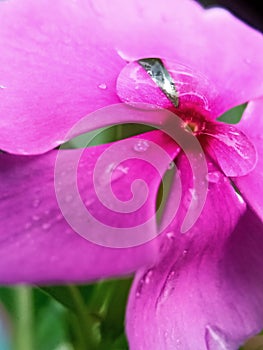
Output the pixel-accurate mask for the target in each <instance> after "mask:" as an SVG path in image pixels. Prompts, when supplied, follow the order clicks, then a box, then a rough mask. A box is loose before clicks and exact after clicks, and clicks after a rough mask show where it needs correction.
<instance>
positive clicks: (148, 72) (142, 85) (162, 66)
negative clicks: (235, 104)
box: [117, 55, 218, 112]
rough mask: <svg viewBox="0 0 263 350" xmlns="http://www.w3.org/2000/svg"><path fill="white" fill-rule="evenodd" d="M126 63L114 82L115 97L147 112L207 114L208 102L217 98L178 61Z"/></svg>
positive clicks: (207, 84)
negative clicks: (184, 110) (168, 110)
mask: <svg viewBox="0 0 263 350" xmlns="http://www.w3.org/2000/svg"><path fill="white" fill-rule="evenodd" d="M120 56H121V55H120ZM121 57H122V56H121ZM122 58H123V57H122ZM128 61H129V62H130V63H128V64H127V65H126V66H125V67H124V68H123V69H122V70H121V72H120V74H119V76H118V79H117V94H118V96H119V98H120V99H121V101H123V102H125V103H127V104H130V105H134V104H136V103H137V104H138V103H140V104H141V106H140V108H141V107H142V108H146V109H149V108H150V106H152V108H153V107H155V108H159V107H161V108H170V107H174V108H179V109H180V108H181V107H182V108H183V107H185V106H186V107H187V108H189V107H190V108H191V107H192V106H195V110H196V107H198V110H200V112H202V111H210V109H211V106H210V104H209V102H210V101H213V100H214V99H215V98H216V96H217V95H218V92H217V90H216V89H215V88H214V87H213V85H212V84H211V82H210V81H208V79H207V78H206V77H204V76H203V75H200V74H199V73H198V72H196V71H193V70H191V69H190V68H189V67H186V66H184V65H182V64H180V63H178V62H175V61H170V60H165V59H163V58H142V59H140V60H133V61H132V62H131V60H128ZM143 104H144V105H143ZM178 104H179V105H178Z"/></svg>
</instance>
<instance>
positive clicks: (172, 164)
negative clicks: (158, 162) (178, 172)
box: [168, 162, 175, 170]
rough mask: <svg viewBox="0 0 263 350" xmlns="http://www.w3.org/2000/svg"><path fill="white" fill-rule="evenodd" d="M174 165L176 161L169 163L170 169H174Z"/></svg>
mask: <svg viewBox="0 0 263 350" xmlns="http://www.w3.org/2000/svg"><path fill="white" fill-rule="evenodd" d="M174 167H175V163H174V162H171V163H170V164H169V165H168V170H172V169H173V168H174Z"/></svg>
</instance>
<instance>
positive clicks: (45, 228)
mask: <svg viewBox="0 0 263 350" xmlns="http://www.w3.org/2000/svg"><path fill="white" fill-rule="evenodd" d="M50 227H51V223H50V222H46V223H44V224H43V225H42V229H43V230H48V229H49V228H50Z"/></svg>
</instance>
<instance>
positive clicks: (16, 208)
mask: <svg viewBox="0 0 263 350" xmlns="http://www.w3.org/2000/svg"><path fill="white" fill-rule="evenodd" d="M0 18H1V26H0V48H1V55H0V99H1V105H0V113H1V121H0V126H1V127H0V135H1V138H0V148H1V149H2V150H4V151H6V152H7V154H1V155H0V158H1V159H0V161H1V163H0V167H1V169H0V170H1V172H0V178H1V182H0V188H1V202H0V209H1V216H2V217H1V222H2V226H1V231H0V235H1V236H0V237H1V241H0V242H1V243H0V254H1V264H0V282H1V283H16V282H21V281H23V282H29V283H30V282H33V283H43V282H45V283H46V282H64V281H65V282H69V281H70V282H73V281H88V280H94V279H97V278H102V277H108V276H116V275H120V274H128V273H131V272H133V271H136V270H138V272H137V275H136V279H135V282H134V284H133V288H132V291H131V294H130V300H129V306H128V311H127V334H128V338H129V343H130V348H131V349H136V350H140V349H156V350H159V349H183V350H188V349H189V350H190V349H205V348H207V349H208V350H213V349H219V348H220V349H236V348H237V347H238V346H239V345H240V344H242V343H243V342H244V340H245V339H246V338H247V337H249V336H251V335H252V334H255V333H257V332H258V331H260V330H261V328H262V324H263V318H262V315H263V312H262V311H263V310H262V309H263V294H262V290H263V274H262V271H263V259H262V249H263V243H262V242H263V241H262V239H261V234H262V219H263V211H262V193H263V187H262V186H263V185H262V181H261V180H262V151H263V149H262V138H261V125H262V123H263V122H262V118H260V116H261V113H262V112H263V100H262V96H263V83H262V75H263V64H262V55H263V40H262V35H261V34H260V33H258V32H256V31H254V30H252V29H251V28H249V27H247V26H246V25H245V24H243V23H241V22H240V21H238V20H237V19H236V18H234V17H233V16H231V15H230V14H229V13H228V12H226V11H224V10H222V9H219V8H214V9H211V10H206V11H205V10H203V9H202V8H201V7H200V6H199V5H198V4H197V3H195V2H193V1H188V0H181V1H179V0H178V1H172V0H171V1H169V0H166V1H165V2H163V1H162V2H157V1H156V2H153V1H150V0H149V1H148V0H147V1H144V2H143V3H140V2H139V1H135V0H133V1H128V2H124V1H122V2H121V1H119V0H116V1H112V2H111V3H110V5H109V3H108V2H106V0H98V1H91V0H90V1H88V0H86V1H85V0H79V1H78V0H77V1H73V0H72V1H67V2H65V1H62V0H57V1H53V2H46V1H44V0H39V1H37V2H34V1H33V0H23V1H18V0H13V1H10V2H9V1H7V2H1V4H0ZM149 58H158V59H161V65H162V64H163V66H164V67H165V68H166V69H167V71H168V75H170V78H171V81H172V82H173V81H174V83H175V91H173V89H172V84H171V81H170V83H169V84H168V88H167V87H166V88H164V89H163V91H161V89H160V86H158V79H157V81H156V79H155V80H154V79H153V77H151V76H150V73H151V69H153V68H150V70H149V69H148V71H147V67H146V68H145V66H144V65H143V63H145V62H146V63H147V62H149V60H146V61H145V59H149ZM142 60H144V61H142ZM154 62H156V60H155V61H152V63H154ZM184 73H186V74H184ZM134 74H135V78H136V79H134ZM167 79H168V78H167ZM168 80H169V79H168ZM138 82H139V83H138ZM137 83H138V84H137ZM136 84H137V85H136ZM169 89H170V90H171V89H172V90H171V91H172V93H171V94H170V96H168V97H167V96H165V94H164V93H163V92H168V90H169ZM177 94H178V96H177ZM173 98H174V100H173ZM177 98H178V101H179V107H177V106H176V104H177V102H178V101H177ZM121 101H122V102H125V103H127V104H130V103H133V102H144V103H145V102H146V103H149V102H150V103H155V104H157V105H159V106H161V107H165V108H169V109H172V110H173V111H176V114H177V115H179V117H181V118H182V120H183V123H184V124H185V127H187V126H188V127H190V128H191V129H192V131H193V132H194V134H195V135H196V137H197V138H198V140H199V141H200V143H201V144H202V146H203V148H204V150H205V152H206V155H207V158H208V176H207V181H208V185H209V187H208V194H207V199H206V202H205V206H204V208H203V210H202V212H201V215H200V217H199V218H198V220H197V222H196V223H195V224H194V226H192V228H191V229H190V231H188V232H187V233H186V234H185V235H182V234H181V232H180V228H181V224H182V222H183V220H184V218H185V215H186V209H187V207H188V205H186V204H185V203H189V198H188V197H189V193H190V195H192V196H193V197H194V194H193V193H192V192H191V191H190V192H189V190H191V189H192V187H193V183H192V182H193V179H192V173H191V170H190V169H189V163H188V162H187V160H186V158H185V156H184V155H183V154H181V153H180V149H179V147H178V145H177V144H175V143H174V142H173V141H172V140H171V139H170V138H169V137H168V136H165V135H164V134H162V133H161V132H159V131H155V132H153V133H147V134H144V135H140V136H139V140H141V139H144V140H148V141H149V142H152V143H155V144H158V145H160V146H162V147H163V148H164V149H165V150H166V151H167V152H168V153H169V154H170V156H171V157H176V156H177V158H176V163H177V167H178V169H179V170H180V174H181V179H183V181H182V201H181V203H182V204H181V206H180V208H179V211H178V213H177V215H176V217H175V218H174V219H173V220H172V222H171V223H170V225H169V226H168V227H167V228H166V229H165V230H164V232H162V235H161V236H160V237H159V238H158V239H155V240H152V241H149V242H148V243H145V244H143V245H140V246H136V247H133V248H123V249H117V248H107V247H101V246H99V245H95V244H93V243H91V242H89V241H87V240H85V239H83V238H82V237H80V236H78V235H76V233H75V232H74V231H73V230H72V229H71V228H70V226H69V225H68V224H67V222H66V221H65V220H64V218H63V217H62V215H61V212H60V208H59V206H58V203H57V200H56V194H55V189H54V166H55V161H56V157H57V154H58V151H57V150H55V149H54V148H55V147H56V146H58V145H60V144H61V143H62V142H63V140H64V139H65V136H66V134H67V132H68V130H69V129H71V128H72V127H73V126H74V125H75V124H76V123H77V122H78V121H79V120H80V119H82V118H83V117H84V116H85V115H88V114H89V113H91V112H94V111H96V110H98V109H100V108H102V107H107V106H110V105H112V104H115V103H120V102H121ZM245 102H249V103H248V106H247V108H246V110H245V113H244V116H243V118H242V120H241V122H240V123H239V124H238V126H237V128H235V127H232V126H231V127H230V126H229V125H224V124H221V123H217V122H216V121H215V119H216V118H217V117H218V116H220V115H221V114H222V113H223V112H225V111H226V110H228V109H230V108H232V107H234V106H236V105H239V104H242V103H245ZM133 113H134V115H135V113H136V110H135V109H133ZM138 113H139V112H138ZM154 114H155V112H154V111H153V112H152V113H151V112H150V114H149V115H150V116H153V115H154ZM156 114H158V112H156ZM134 118H135V117H134ZM153 120H154V118H153V117H151V120H150V121H151V122H152V121H153ZM105 122H106V121H105ZM156 122H158V120H156ZM90 123H91V127H92V125H93V126H94V128H95V127H96V125H97V124H96V123H97V121H96V118H94V120H91V122H90ZM262 127H263V125H262ZM131 140H132V142H134V144H136V143H138V138H135V139H131ZM121 142H122V141H120V143H119V144H117V147H118V145H119V150H120V151H116V152H117V153H118V152H120V153H121V152H122V149H121V145H122V143H121ZM129 142H130V141H129ZM108 147H110V146H109V145H101V146H96V147H93V148H88V149H86V150H85V152H84V155H83V157H82V159H81V163H80V166H79V168H78V186H79V190H80V193H81V195H82V197H83V198H84V199H85V200H86V206H87V207H88V208H89V209H90V211H91V212H93V213H94V214H96V215H98V216H99V217H105V211H103V210H104V209H103V208H102V207H101V205H100V202H99V199H98V198H96V196H95V192H94V191H93V182H92V181H93V179H92V176H91V175H90V174H92V172H93V171H94V169H95V166H96V163H97V161H98V159H99V157H100V155H101V154H102V153H104V152H105V150H106V149H108ZM146 148H147V147H146ZM60 152H62V154H65V153H64V152H66V153H67V161H69V162H70V161H71V160H72V161H73V160H74V159H75V157H76V155H77V154H78V153H77V152H78V151H77V150H68V151H65V150H64V151H60ZM147 152H148V153H149V154H150V155H151V154H152V150H151V147H149V150H148V151H147ZM178 154H179V155H178ZM257 157H258V159H257ZM156 159H157V161H158V163H159V170H160V172H161V174H164V173H165V171H166V170H167V167H168V165H169V164H167V158H165V157H162V156H159V155H156ZM109 165H110V164H109ZM124 165H125V167H126V168H127V169H129V171H123V168H122V170H120V169H117V168H116V169H115V171H119V172H121V176H119V175H118V176H115V181H114V184H113V189H114V193H115V195H116V196H117V197H118V198H121V199H122V200H129V198H130V196H131V193H130V192H129V191H127V188H130V184H131V183H132V181H133V180H134V179H136V178H137V177H138V172H139V174H140V178H142V179H144V180H145V181H146V182H147V184H148V187H149V189H150V191H149V196H148V198H147V201H146V202H145V203H144V204H143V205H142V207H141V208H140V210H137V211H135V212H134V213H126V214H122V215H120V214H119V215H113V214H112V213H110V212H107V211H106V213H107V216H106V219H107V220H108V221H107V222H108V224H112V225H113V226H115V227H120V228H123V227H125V225H131V223H132V224H133V225H134V226H136V225H140V224H141V222H142V220H143V219H144V218H149V217H150V216H152V215H153V214H154V212H155V200H156V195H157V191H158V188H159V185H160V178H159V176H158V174H157V173H156V172H153V171H152V167H150V166H149V165H145V164H144V165H143V166H142V162H141V160H140V159H137V160H134V159H130V160H126V161H125V164H124ZM124 165H123V166H124ZM113 175H114V173H113ZM61 176H62V178H61V188H60V190H61V192H62V193H65V202H68V203H70V202H71V201H72V198H71V197H67V191H68V188H70V187H72V183H73V179H72V177H71V176H68V175H67V173H65V174H64V175H61ZM226 176H229V177H230V179H228V178H227V177H226ZM95 180H96V181H97V179H95ZM101 181H103V179H102V180H101ZM99 182H100V181H99ZM232 182H233V183H234V184H235V186H236V187H237V188H238V189H239V191H240V193H241V195H242V197H241V196H238V195H237V194H236V192H235V190H234V188H233V186H232ZM100 183H101V182H100ZM101 188H103V185H101ZM128 192H129V193H128ZM144 194H145V193H142V195H141V196H143V195H144ZM177 197H178V181H177V180H175V181H174V183H173V185H172V188H171V193H170V197H169V201H168V207H167V208H166V211H165V214H164V216H165V215H166V212H170V211H171V209H173V205H174V203H173V200H177ZM139 198H140V197H139ZM242 198H243V199H244V200H245V201H244V200H243V199H242ZM91 229H92V228H91ZM144 230H146V231H147V232H150V233H152V232H153V234H155V233H156V232H157V228H156V225H155V223H154V222H153V221H151V220H150V221H149V223H148V224H147V226H145V227H144ZM98 234H103V232H98ZM150 266H151V267H150Z"/></svg>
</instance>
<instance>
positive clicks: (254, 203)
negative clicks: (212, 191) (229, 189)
mask: <svg viewBox="0 0 263 350" xmlns="http://www.w3.org/2000/svg"><path fill="white" fill-rule="evenodd" d="M262 115H263V99H262V98H261V99H258V100H257V101H253V102H250V103H249V104H248V106H247V108H246V110H245V112H244V114H243V117H242V119H241V121H240V123H239V124H238V127H239V128H240V129H241V130H242V131H243V132H244V133H245V134H246V135H247V137H248V138H249V139H250V140H251V142H253V144H254V146H255V148H256V150H257V153H258V162H257V164H256V167H255V169H254V170H253V171H252V172H250V173H249V174H248V175H246V176H241V177H235V178H233V181H234V183H235V184H236V185H237V187H238V189H239V191H240V192H241V194H242V196H243V197H244V198H245V199H246V201H247V202H248V203H249V205H250V206H251V207H252V208H253V209H254V210H255V212H256V213H257V215H258V216H259V217H260V218H261V220H262V221H263V136H262V130H263V118H262Z"/></svg>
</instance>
